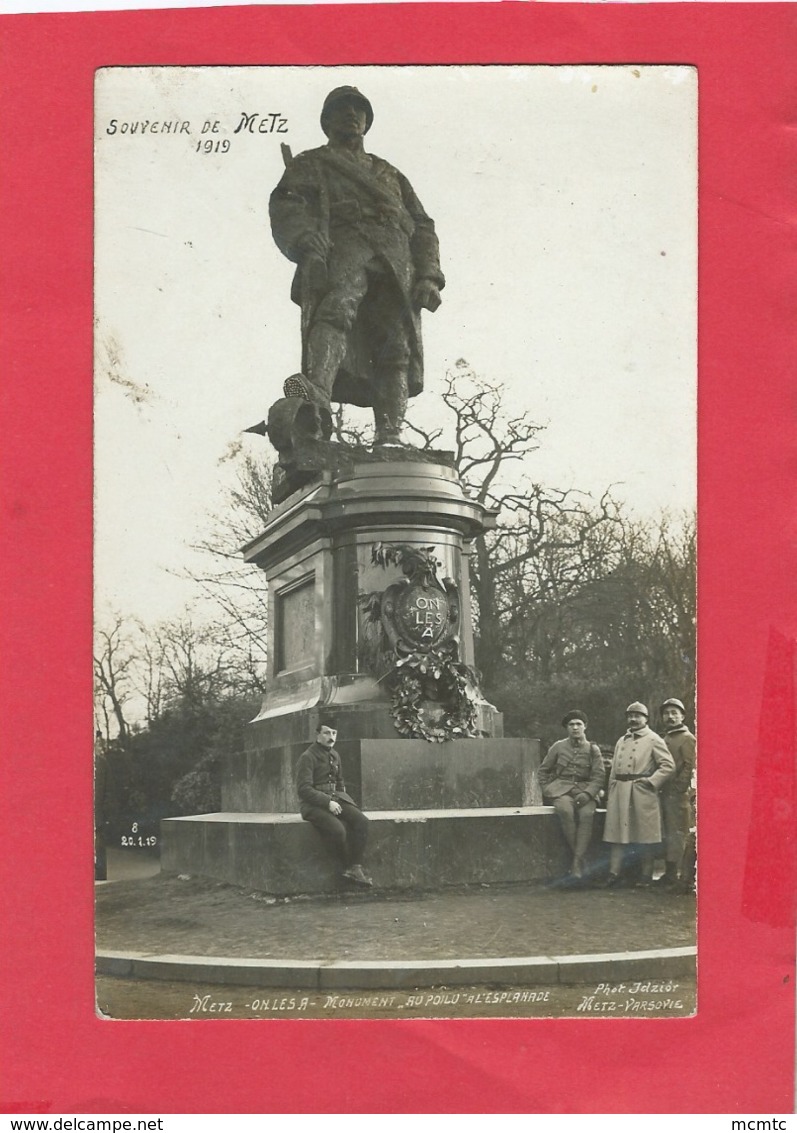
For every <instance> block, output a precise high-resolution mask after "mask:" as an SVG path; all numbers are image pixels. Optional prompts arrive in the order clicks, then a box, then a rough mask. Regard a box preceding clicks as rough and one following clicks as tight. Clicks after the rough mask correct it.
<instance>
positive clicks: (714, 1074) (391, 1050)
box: [0, 3, 797, 1113]
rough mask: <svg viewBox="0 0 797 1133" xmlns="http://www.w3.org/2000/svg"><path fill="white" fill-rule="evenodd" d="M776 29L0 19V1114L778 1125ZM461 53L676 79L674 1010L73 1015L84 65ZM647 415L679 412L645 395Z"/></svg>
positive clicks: (783, 269)
mask: <svg viewBox="0 0 797 1133" xmlns="http://www.w3.org/2000/svg"><path fill="white" fill-rule="evenodd" d="M796 18H797V10H795V7H794V6H793V5H792V4H768V3H765V4H758V3H752V4H738V5H737V4H702V3H698V4H651V5H648V4H640V5H622V4H618V5H608V4H607V5H582V4H541V5H533V4H532V5H529V4H515V3H503V4H489V5H481V4H474V5H469V4H468V5H461V4H444V5H436V6H435V5H429V6H425V5H422V4H417V5H416V4H407V5H400V6H395V7H392V6H390V7H388V6H379V7H376V8H368V7H365V6H362V7H360V6H357V7H318V8H308V7H287V8H276V7H275V8H263V7H247V8H217V9H199V10H194V11H184V10H183V11H149V12H119V13H116V12H115V13H102V14H100V13H85V14H64V15H34V16H5V17H2V23H0V38H2V42H3V46H4V53H3V54H4V63H3V70H4V81H5V90H4V91H3V93H2V96H0V97H1V98H2V117H3V122H4V130H3V134H4V149H3V165H4V183H5V184H4V193H3V208H2V215H1V216H0V225H1V226H2V237H1V238H0V247H2V249H3V250H4V257H5V267H6V270H5V271H4V273H3V282H2V300H3V308H2V309H3V311H4V313H5V318H4V320H3V325H2V330H1V332H0V333H2V340H3V349H4V355H5V358H4V367H3V375H4V378H3V382H2V387H1V388H0V404H1V405H2V422H3V432H4V441H3V445H2V454H0V462H2V467H1V468H0V471H1V472H2V480H1V481H0V506H1V507H2V517H3V524H4V528H5V532H6V534H7V536H8V542H7V546H6V548H5V550H4V553H3V555H2V557H1V558H0V569H1V570H2V588H1V591H0V592H1V593H2V599H3V602H4V606H5V609H4V612H3V618H2V622H0V635H2V636H1V637H0V648H2V654H1V655H2V658H3V663H4V679H3V682H2V685H1V686H0V697H2V717H1V718H2V720H3V721H4V728H3V731H4V733H5V734H4V737H3V741H4V742H3V747H4V753H3V759H2V777H3V797H4V799H5V808H6V822H5V823H4V825H5V827H6V829H5V831H4V839H5V847H4V851H3V854H2V869H3V885H4V892H5V893H6V894H8V901H7V907H8V909H9V914H8V915H7V917H6V918H5V919H6V924H5V928H6V932H7V936H8V938H9V941H8V943H7V946H6V947H5V948H4V951H3V960H2V970H3V983H2V988H3V992H2V1004H3V1010H4V1012H5V1016H6V1021H5V1025H6V1028H7V1030H8V1031H9V1032H10V1038H11V1045H12V1047H13V1050H12V1052H11V1055H10V1058H9V1057H8V1056H7V1057H6V1071H5V1074H4V1084H3V1090H4V1092H5V1097H4V1098H3V1099H2V1102H0V1106H1V1107H2V1109H3V1111H5V1112H11V1111H16V1112H20V1111H22V1112H30V1111H33V1112H52V1113H57V1112H73V1113H74V1112H88V1113H91V1112H107V1113H116V1112H136V1111H139V1112H142V1113H157V1112H161V1113H170V1112H171V1113H183V1112H196V1113H199V1112H219V1113H224V1112H230V1113H265V1112H269V1113H280V1112H285V1113H294V1112H319V1113H320V1112H332V1113H344V1112H375V1113H379V1112H386V1113H391V1112H393V1113H399V1112H416V1113H417V1112H453V1113H457V1112H459V1113H468V1112H485V1111H486V1112H541V1113H555V1112H564V1113H576V1112H607V1113H612V1112H646V1113H658V1112H663V1113H670V1112H749V1113H756V1112H759V1113H761V1112H765V1111H769V1112H781V1113H782V1112H791V1110H792V1106H793V1094H792V1085H793V1035H794V1030H793V1027H794V984H793V974H794V965H793V951H794V933H793V927H792V926H793V920H794V916H793V914H794V890H795V886H794V828H795V808H794V790H795V787H794V759H793V754H794V710H793V690H794V636H795V635H794V629H795V617H796V616H797V615H796V611H795V604H794V591H793V580H794V578H795V577H797V573H796V572H795V569H794V568H795V562H794V560H795V541H794V515H795V510H794V473H795V460H794V455H793V453H794V447H793V446H794V423H793V405H792V395H793V390H792V386H791V379H792V375H793V369H792V366H793V353H794V346H795V342H794V335H793V333H792V332H793V321H792V322H791V325H790V319H791V320H793V311H792V310H790V307H789V303H788V301H787V296H788V295H789V285H790V284H791V283H793V256H794V229H793V227H790V226H789V220H790V219H792V216H793V200H792V202H791V204H792V216H790V214H789V203H788V200H787V184H788V182H787V178H786V162H787V156H788V154H789V146H790V145H792V146H793V138H794V129H793V113H794V105H795V101H794V94H795V89H794V69H793V60H794V58H795V49H797V36H795V22H796ZM460 62H461V63H591V62H594V63H611V62H618V63H621V62H622V63H687V64H695V65H697V66H698V68H699V83H700V343H699V348H700V349H699V354H700V395H699V401H700V426H699V427H700V520H701V529H700V532H701V533H700V714H699V715H700V720H699V726H700V738H701V781H700V784H701V851H700V852H701V860H700V868H701V899H700V981H699V992H700V1003H699V1007H700V1009H699V1013H698V1015H697V1017H696V1018H695V1019H690V1020H663V1021H650V1020H611V1021H608V1020H598V1019H592V1020H581V1019H579V1020H555V1021H540V1020H527V1021H525V1020H520V1021H494V1020H485V1021H464V1020H463V1021H458V1020H455V1021H434V1022H430V1021H423V1020H406V1021H397V1022H354V1021H319V1022H312V1021H302V1022H295V1021H278V1020H274V1021H271V1020H269V1021H258V1022H257V1023H256V1024H255V1023H252V1022H249V1021H237V1022H236V1021H230V1022H223V1021H216V1020H212V1021H207V1022H206V1021H191V1022H185V1023H181V1022H172V1023H158V1022H142V1023H138V1022H135V1023H120V1022H116V1023H112V1022H104V1021H100V1020H98V1019H97V1018H95V1015H94V1008H93V973H92V907H91V899H92V881H91V858H92V846H91V828H90V822H89V819H88V807H89V800H90V794H91V786H92V784H91V750H92V749H91V735H92V727H91V687H90V685H91V682H90V657H91V653H90V646H91V640H90V638H91V492H92V484H91V429H92V425H91V411H92V406H91V384H92V383H91V370H92V97H93V78H94V70H95V68H98V67H100V66H112V65H147V64H230V65H234V64H260V63H285V64H302V63H315V64H334V63H351V64H355V63H363V64H364V63H418V64H422V63H460ZM462 128H463V130H464V129H467V121H465V120H463V123H462ZM662 192H663V193H664V192H666V185H662ZM662 412H668V413H677V412H678V406H677V405H668V404H666V401H664V399H663V403H662ZM646 424H647V425H649V424H651V423H650V422H647V423H646ZM754 803H755V806H754V805H753V804H754ZM43 832H44V833H43ZM790 981H791V982H790Z"/></svg>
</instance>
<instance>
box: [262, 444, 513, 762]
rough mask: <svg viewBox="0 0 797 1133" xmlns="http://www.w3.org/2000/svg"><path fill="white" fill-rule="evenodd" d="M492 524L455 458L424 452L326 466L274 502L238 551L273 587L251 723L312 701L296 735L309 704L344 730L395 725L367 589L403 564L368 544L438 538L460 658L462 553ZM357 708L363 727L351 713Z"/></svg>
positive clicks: (466, 614) (278, 738)
mask: <svg viewBox="0 0 797 1133" xmlns="http://www.w3.org/2000/svg"><path fill="white" fill-rule="evenodd" d="M387 451H388V452H389V451H390V450H387ZM493 523H494V516H493V514H492V513H491V512H490V511H489V510H488V509H487V508H485V507H484V506H483V505H482V504H480V503H477V502H476V501H474V500H470V499H468V498H467V497H466V496H465V494H464V492H463V490H462V486H461V485H460V483H459V480H458V479H457V476H456V473H455V472H454V471H453V470H452V469H451V468H448V467H447V466H445V465H443V464H432V463H427V462H424V461H422V460H421V459H418V460H415V461H411V462H407V461H398V460H395V461H391V460H387V461H385V460H379V461H377V462H374V463H362V464H356V465H354V467H353V468H352V469H351V470H344V471H341V472H338V473H337V474H336V475H334V476H333V474H332V473H323V474H322V475H321V477H320V479H319V480H318V481H317V482H316V483H314V484H311V485H309V486H307V487H306V488H304V489H302V490H301V491H299V492H295V493H294V494H293V495H292V496H290V497H289V498H288V499H286V500H285V501H283V503H281V504H279V505H278V506H277V507H276V508H275V509H274V511H273V512H272V513H271V515H270V516H269V520H268V524H267V526H266V529H265V530H264V531H263V533H262V535H259V536H258V537H257V539H254V540H252V542H251V543H249V544H248V545H247V546H246V547H245V548H244V550H243V554H244V558H245V559H246V561H247V562H251V563H255V564H256V565H257V566H259V567H260V568H261V569H262V570H264V571H265V573H266V577H267V579H268V589H269V598H268V601H269V607H268V612H269V671H268V691H267V693H266V696H265V698H264V701H263V706H262V709H261V711H260V714H259V715H258V717H257V721H258V722H260V721H266V720H274V721H276V719H277V718H278V717H284V716H294V715H296V714H301V713H302V712H306V711H309V712H310V719H309V721H308V720H306V719H305V718H302V717H301V715H300V719H301V726H302V731H304V735H303V736H302V737H301V739H308V742H309V739H310V738H312V736H313V734H314V732H315V721H314V719H313V718H312V717H313V715H314V710H317V709H323V710H330V709H332V710H334V712H335V715H336V716H337V717H338V719H339V723H340V727H339V731H340V732H341V735H342V736H345V735H348V734H350V733H349V732H348V731H347V725H349V724H351V725H352V726H353V727H354V729H355V733H356V734H358V735H365V734H367V735H369V736H370V737H376V736H385V738H387V737H388V736H390V735H395V730H394V729H393V728H392V723H391V721H390V717H389V711H388V709H389V700H388V696H387V693H386V691H385V689H384V686H383V685H382V684H380V683H379V681H378V679H377V675H376V661H377V658H376V657H375V656H374V651H375V650H376V649H377V648H378V635H377V634H376V633H375V632H374V627H373V625H372V624H371V623H370V622H369V618H368V613H367V609H366V607H365V606H364V604H363V601H362V598H363V596H365V595H368V594H370V593H374V592H382V591H384V590H385V589H386V588H387V587H388V586H390V584H391V583H394V582H398V581H399V580H400V579H401V578H402V572H401V569H400V568H399V567H398V566H395V565H394V566H390V567H388V568H383V567H381V566H379V565H378V564H376V563H374V561H373V557H372V554H373V549H374V547H376V546H378V545H379V544H393V545H395V544H403V545H409V546H416V547H418V548H423V547H434V554H435V556H436V558H437V559H438V560H439V562H440V563H441V564H442V565H441V567H440V575H441V577H446V578H449V579H451V580H452V582H453V584H454V586H455V587H456V588H457V591H458V593H459V600H460V606H461V609H460V627H461V628H460V633H459V653H460V658H461V660H462V661H464V662H465V664H468V665H473V664H474V655H473V631H472V618H471V610H470V578H469V569H468V555H469V551H470V544H471V541H472V540H473V538H474V537H475V536H476V535H478V534H480V533H481V532H482V531H484V530H485V529H486V528H489V527H490V526H492V525H493ZM363 710H366V713H367V716H368V719H367V723H366V725H365V728H363V720H362V719H360V720H358V719H357V718H358V716H359V717H361V716H362V714H363ZM480 716H481V719H480V730H482V731H483V732H484V733H485V734H487V735H500V734H501V723H500V720H499V719H498V718H497V717H498V714H497V713H496V711H495V709H494V708H493V707H492V705H488V704H486V703H485V704H483V705H481V706H480ZM315 718H316V719H317V716H316V717H315ZM344 721H345V722H344ZM308 723H309V731H306V730H305V729H306V727H307V724H308ZM289 734H290V735H291V738H293V735H294V734H295V732H294V722H293V721H291V720H286V721H284V722H281V724H280V725H276V724H275V726H274V727H273V728H272V729H269V731H268V739H269V741H270V742H269V745H268V746H277V745H279V744H281V743H283V742H286V740H287V737H288V735H289Z"/></svg>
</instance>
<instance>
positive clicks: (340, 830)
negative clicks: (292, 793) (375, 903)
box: [296, 721, 373, 886]
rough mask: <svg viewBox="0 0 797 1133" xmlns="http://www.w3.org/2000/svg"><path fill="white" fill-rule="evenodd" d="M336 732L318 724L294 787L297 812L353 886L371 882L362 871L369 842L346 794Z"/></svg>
mask: <svg viewBox="0 0 797 1133" xmlns="http://www.w3.org/2000/svg"><path fill="white" fill-rule="evenodd" d="M337 738H338V732H337V729H336V728H335V727H333V725H332V723H331V722H329V721H319V724H318V727H317V729H316V734H315V743H312V744H311V745H310V747H309V748H308V749H307V751H305V752H303V753H302V754H301V755H300V757H299V763H298V766H297V771H296V786H297V790H298V793H299V800H300V812H301V815H302V818H303V819H304V820H305V821H306V822H311V823H312V824H313V826H315V828H316V830H317V831H318V832H319V834H321V836H322V837H323V839H324V841H325V842H326V843H327V845H328V847H329V849H330V850H331V851H332V853H333V854H334V855H335V856H336V858H337V859H338V860H339V861H340V863H341V865H342V866H343V876H344V877H345V878H346V879H347V880H349V881H353V882H354V883H355V884H356V885H362V886H371V885H373V881H372V880H371V878H370V877H368V876H366V874H365V871H364V870H363V867H362V859H363V853H364V851H365V843H366V841H367V838H368V819H367V818H366V817H365V815H364V814H363V812H362V811H361V810H360V808H359V807H358V806H357V804H356V803H355V801H354V799H353V798H351V796H350V795H348V794H347V793H346V784H345V783H344V782H343V772H342V770H341V765H340V756H339V755H338V753H337V752H336V751H335V740H336V739H337Z"/></svg>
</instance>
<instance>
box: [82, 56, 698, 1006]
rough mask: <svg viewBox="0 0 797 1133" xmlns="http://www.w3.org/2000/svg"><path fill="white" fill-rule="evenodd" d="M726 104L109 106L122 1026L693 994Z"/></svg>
mask: <svg viewBox="0 0 797 1133" xmlns="http://www.w3.org/2000/svg"><path fill="white" fill-rule="evenodd" d="M697 98H698V80H697V71H696V69H694V68H692V67H688V66H681V65H672V66H662V65H655V66H653V65H644V64H639V65H631V64H629V65H622V66H620V65H587V64H585V65H583V66H572V65H568V66H563V65H558V66H543V65H523V66H519V65H507V66H498V65H496V66H492V65H489V66H453V65H452V66H444V65H439V66H262V67H228V66H202V67H199V66H197V67H171V66H152V67H107V68H104V69H101V70H99V71H97V72H96V77H95V106H94V153H95V196H94V215H95V230H94V237H95V243H94V261H95V327H94V331H95V349H94V360H95V447H94V493H95V497H94V499H95V532H94V534H95V550H94V566H95V646H94V649H95V652H94V689H95V705H94V731H95V734H94V762H95V861H94V866H95V869H94V876H95V930H96V950H97V956H96V964H97V969H96V970H97V977H96V1009H97V1012H98V1013H99V1014H101V1015H102V1016H105V1017H107V1018H109V1019H191V1018H204V1019H208V1018H211V1017H226V1018H247V1019H257V1018H275V1017H280V1018H291V1019H300V1018H313V1019H319V1018H321V1019H326V1018H356V1019H380V1018H388V1019H396V1018H479V1017H495V1018H502V1017H540V1018H553V1017H572V1018H586V1017H592V1016H601V1017H615V1018H620V1017H622V1018H628V1017H634V1018H662V1017H672V1016H691V1015H693V1014H695V1012H696V1011H697V1008H698V996H697V977H696V959H697V949H696V892H697V877H698V869H697V856H698V855H697V771H696V739H695V733H696V716H695V714H696V634H697V606H696V524H697V516H696V495H697V489H696V480H697V451H696V446H697V168H698V167H697Z"/></svg>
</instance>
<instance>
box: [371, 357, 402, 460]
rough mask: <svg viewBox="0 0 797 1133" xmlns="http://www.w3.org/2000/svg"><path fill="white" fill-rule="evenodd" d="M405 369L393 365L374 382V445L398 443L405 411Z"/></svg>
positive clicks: (399, 442)
mask: <svg viewBox="0 0 797 1133" xmlns="http://www.w3.org/2000/svg"><path fill="white" fill-rule="evenodd" d="M407 398H408V394H407V370H406V368H405V367H395V368H391V369H389V370H385V371H383V372H382V373H381V374H380V375H378V377H377V380H376V382H375V384H374V424H375V426H376V428H375V433H374V444H375V445H400V444H401V428H402V425H403V424H404V417H405V416H406V413H407Z"/></svg>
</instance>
